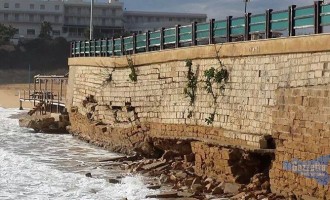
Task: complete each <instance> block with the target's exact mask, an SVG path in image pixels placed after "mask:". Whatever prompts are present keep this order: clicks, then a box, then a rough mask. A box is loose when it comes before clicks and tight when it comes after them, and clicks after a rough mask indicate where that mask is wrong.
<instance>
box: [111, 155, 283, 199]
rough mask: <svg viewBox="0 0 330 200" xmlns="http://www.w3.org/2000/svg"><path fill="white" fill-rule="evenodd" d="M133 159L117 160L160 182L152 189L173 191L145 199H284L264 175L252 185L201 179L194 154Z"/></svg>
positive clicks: (125, 167)
mask: <svg viewBox="0 0 330 200" xmlns="http://www.w3.org/2000/svg"><path fill="white" fill-rule="evenodd" d="M133 158H135V159H136V160H134V159H132V157H127V159H125V158H124V157H122V158H120V159H117V160H116V161H119V162H121V163H122V165H121V168H123V169H125V170H127V171H128V172H130V173H141V174H144V175H146V176H151V177H157V181H155V182H152V183H150V185H149V189H160V188H162V187H170V188H172V191H170V192H164V193H159V194H156V195H150V196H146V198H183V199H217V198H224V199H237V200H245V199H249V200H251V199H256V200H259V199H260V200H275V199H276V200H277V199H284V198H283V197H281V196H277V195H276V194H272V193H271V192H270V184H269V178H268V176H267V175H265V174H263V173H259V174H255V175H254V176H253V177H252V178H251V180H250V183H249V184H245V185H243V184H238V183H230V182H224V181H221V180H216V179H214V178H211V177H206V176H198V175H196V174H195V169H194V168H195V166H194V161H195V160H194V154H188V155H183V156H182V155H180V156H178V155H177V154H176V153H175V152H172V151H170V150H167V151H165V152H164V154H163V155H162V157H161V158H159V159H148V158H142V159H140V158H141V157H133ZM112 161H114V160H112ZM105 162H106V161H105ZM113 164H114V163H113ZM173 191H174V192H173Z"/></svg>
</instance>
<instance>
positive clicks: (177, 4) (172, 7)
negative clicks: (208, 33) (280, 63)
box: [120, 0, 330, 19]
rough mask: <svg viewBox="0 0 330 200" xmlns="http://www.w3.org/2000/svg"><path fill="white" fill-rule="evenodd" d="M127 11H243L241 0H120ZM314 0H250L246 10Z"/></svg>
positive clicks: (215, 14)
mask: <svg viewBox="0 0 330 200" xmlns="http://www.w3.org/2000/svg"><path fill="white" fill-rule="evenodd" d="M120 1H121V2H124V7H125V8H126V10H127V11H129V10H139V11H153V12H157V11H161V12H184V13H202V14H207V16H208V18H209V19H211V18H214V19H225V18H226V16H229V15H231V16H233V17H239V16H242V15H243V13H244V2H243V0H120ZM328 1H330V0H328ZM313 2H314V0H251V1H250V2H249V3H248V8H247V11H248V12H251V13H253V14H260V13H263V12H264V11H265V10H266V9H270V8H271V9H273V10H285V9H287V8H288V6H289V5H297V7H299V6H304V5H312V4H313Z"/></svg>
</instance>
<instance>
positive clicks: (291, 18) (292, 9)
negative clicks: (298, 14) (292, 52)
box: [288, 5, 296, 36]
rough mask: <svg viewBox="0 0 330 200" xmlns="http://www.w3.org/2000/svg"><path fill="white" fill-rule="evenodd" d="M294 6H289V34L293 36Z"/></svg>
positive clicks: (294, 32)
mask: <svg viewBox="0 0 330 200" xmlns="http://www.w3.org/2000/svg"><path fill="white" fill-rule="evenodd" d="M295 8H296V5H292V6H289V9H288V11H289V36H295V35H296V30H295V28H294V26H295V24H294V18H295Z"/></svg>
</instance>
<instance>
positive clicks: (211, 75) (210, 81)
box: [204, 45, 229, 125]
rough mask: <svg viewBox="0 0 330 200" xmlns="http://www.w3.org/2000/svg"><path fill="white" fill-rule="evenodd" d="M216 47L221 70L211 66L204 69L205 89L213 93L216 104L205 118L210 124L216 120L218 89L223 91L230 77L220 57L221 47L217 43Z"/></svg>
mask: <svg viewBox="0 0 330 200" xmlns="http://www.w3.org/2000/svg"><path fill="white" fill-rule="evenodd" d="M214 48H215V53H216V59H217V60H218V62H219V65H220V70H218V69H215V68H214V67H211V68H210V69H208V70H205V71H204V77H205V87H204V89H205V90H206V91H207V93H209V94H211V95H212V98H213V104H214V106H213V107H214V111H213V113H212V114H211V115H210V116H209V117H208V118H205V122H206V123H207V124H208V125H210V124H213V121H214V116H215V113H216V109H217V106H216V103H217V99H218V97H219V93H218V92H217V89H219V90H220V92H221V93H223V90H224V89H225V84H226V82H227V80H228V77H229V72H228V70H227V69H225V68H224V67H225V66H224V64H223V63H222V61H221V59H220V55H219V52H220V49H217V48H216V46H215V45H214ZM215 87H216V88H215Z"/></svg>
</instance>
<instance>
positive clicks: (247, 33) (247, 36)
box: [244, 13, 251, 41]
mask: <svg viewBox="0 0 330 200" xmlns="http://www.w3.org/2000/svg"><path fill="white" fill-rule="evenodd" d="M250 21H251V13H245V34H244V40H245V41H248V40H251V35H250Z"/></svg>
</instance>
